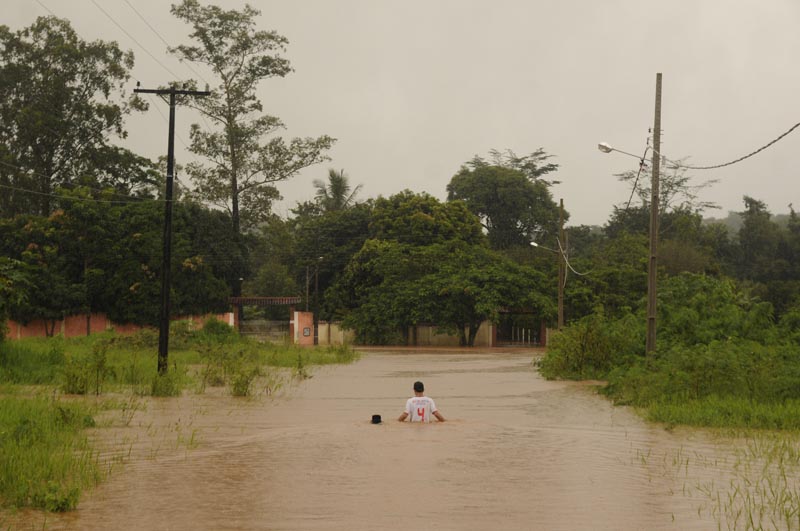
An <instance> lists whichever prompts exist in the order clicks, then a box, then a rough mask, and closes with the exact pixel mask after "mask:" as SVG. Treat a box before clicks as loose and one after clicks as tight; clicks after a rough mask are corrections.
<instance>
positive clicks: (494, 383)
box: [20, 350, 733, 531]
mask: <svg viewBox="0 0 800 531" xmlns="http://www.w3.org/2000/svg"><path fill="white" fill-rule="evenodd" d="M531 358H532V353H531V352H530V351H527V352H526V351H520V350H507V351H501V352H491V353H490V352H483V353H481V352H480V351H477V352H475V353H455V352H451V353H441V352H440V353H414V352H388V351H386V352H373V353H365V354H364V355H363V357H362V359H361V360H359V361H357V362H356V363H354V364H352V365H344V366H332V367H324V368H318V369H314V370H313V372H312V374H313V378H311V379H308V380H304V381H302V382H298V383H296V384H294V385H292V386H290V387H287V388H285V389H283V390H282V392H281V393H279V395H278V396H272V397H267V396H265V395H262V396H260V397H257V398H255V399H251V400H247V399H235V398H233V397H229V396H222V395H220V394H213V393H206V394H204V395H191V396H189V395H187V396H184V397H182V398H180V399H148V401H147V407H146V409H145V410H142V409H139V410H138V411H136V412H135V414H134V415H133V416H132V418H130V419H128V422H127V424H128V426H127V427H122V428H115V429H114V430H109V431H110V432H113V433H114V435H113V438H114V439H115V441H114V445H116V447H117V450H118V449H119V447H120V446H123V447H124V446H125V445H128V450H127V452H128V453H129V454H130V457H126V461H127V462H126V463H125V464H124V465H122V466H121V467H120V468H118V469H116V470H114V471H113V472H112V474H111V476H110V477H109V479H108V480H107V481H106V482H104V483H103V484H101V485H100V486H99V487H97V488H96V489H94V490H93V491H91V492H88V493H86V494H85V495H84V497H83V499H82V501H81V503H80V505H79V508H78V509H77V510H76V511H74V512H71V513H68V514H65V515H48V516H47V521H46V522H42V516H41V514H38V516H37V515H31V516H30V518H31V519H30V520H29V521H28V522H27V524H28V525H29V526H30V527H29V528H36V529H40V528H42V525H43V524H44V526H45V528H47V529H70V530H73V529H74V530H111V529H137V530H138V529H141V530H221V529H230V530H233V529H237V530H238V529H256V530H259V529H263V530H317V529H327V530H362V529H363V530H404V531H405V530H410V529H436V530H481V531H483V530H490V529H503V530H523V529H524V530H531V529H541V530H549V531H552V530H570V531H574V530H604V529H608V530H639V529H641V530H659V529H672V530H675V529H679V530H692V529H717V528H718V525H721V528H722V529H727V528H733V527H731V525H730V524H729V523H726V521H725V520H721V517H720V514H719V511H720V509H719V506H718V508H717V509H716V510H715V509H714V507H713V503H711V501H710V498H709V496H707V495H704V494H703V493H702V492H701V491H702V488H703V487H702V486H703V485H704V484H705V483H704V482H707V481H715V480H716V481H721V480H722V478H723V477H724V476H725V473H726V472H725V470H726V469H727V468H730V466H731V461H730V457H729V456H726V455H721V454H720V449H719V448H718V446H717V445H718V443H716V442H712V441H709V440H707V438H706V437H705V436H703V435H701V434H700V433H702V432H694V431H690V430H684V431H681V430H675V431H667V430H665V429H664V428H663V427H659V426H655V425H651V424H648V423H645V422H644V421H642V420H641V419H640V418H638V417H637V416H636V415H635V414H634V413H632V412H631V411H629V410H627V409H625V408H615V407H613V406H612V405H611V404H610V403H609V402H608V401H607V400H605V399H604V398H602V397H600V396H598V395H597V394H596V393H595V392H594V391H593V390H592V389H591V388H590V386H588V385H586V384H578V383H574V382H549V381H546V380H544V379H543V378H541V377H540V376H539V375H538V373H537V372H536V371H535V369H534V368H533V367H532V364H531ZM417 379H421V380H423V381H424V382H425V386H426V394H428V395H429V396H431V397H432V398H434V399H435V401H436V404H437V406H438V407H439V410H440V411H441V413H442V414H443V415H444V416H445V418H446V419H447V422H445V423H432V424H427V425H421V424H410V423H399V422H397V421H396V420H395V419H396V418H397V417H398V416H399V415H400V413H401V412H402V410H403V407H404V405H405V401H406V399H407V398H408V397H409V396H411V395H412V394H413V392H412V384H413V382H414V381H415V380H417ZM373 414H380V415H381V416H382V417H383V421H384V422H383V423H382V424H379V425H373V424H371V423H370V419H371V417H372V415H373ZM99 432H100V433H101V434H102V433H103V432H104V430H99ZM105 436H106V437H109V434H108V433H106V435H105ZM684 460H685V464H684ZM698 463H700V464H702V466H700V465H698ZM720 522H722V523H720ZM726 525H727V527H726ZM20 528H21V529H22V528H24V527H22V526H21V527H20Z"/></svg>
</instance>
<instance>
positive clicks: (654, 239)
mask: <svg viewBox="0 0 800 531" xmlns="http://www.w3.org/2000/svg"><path fill="white" fill-rule="evenodd" d="M660 163H661V73H660V72H659V73H658V74H656V108H655V117H654V119H653V173H652V181H651V185H650V261H649V262H648V266H647V342H646V347H645V352H646V353H647V354H650V353H651V352H653V351H654V350H655V349H656V276H657V273H658V271H657V269H656V266H657V257H658V201H659V200H658V187H659V183H658V179H659V175H658V174H659V169H660V166H659V164H660Z"/></svg>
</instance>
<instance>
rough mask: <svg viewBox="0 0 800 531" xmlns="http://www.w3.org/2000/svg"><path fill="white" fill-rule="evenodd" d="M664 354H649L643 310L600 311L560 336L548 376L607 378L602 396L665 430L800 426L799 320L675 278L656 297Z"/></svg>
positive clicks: (705, 281)
mask: <svg viewBox="0 0 800 531" xmlns="http://www.w3.org/2000/svg"><path fill="white" fill-rule="evenodd" d="M658 304H659V306H658V307H659V317H660V320H659V321H658V323H659V327H658V338H659V342H658V348H657V350H656V351H655V352H653V353H650V354H649V355H645V354H644V352H643V349H642V344H643V341H644V333H645V330H644V328H645V319H644V314H643V312H641V311H640V312H636V313H632V312H631V313H622V314H620V315H618V316H609V315H606V314H604V313H603V312H602V310H598V311H596V312H595V313H593V314H592V315H589V316H587V317H584V318H582V319H580V320H578V321H577V322H575V323H574V324H572V325H571V326H570V327H568V328H567V329H565V330H564V331H563V332H562V333H560V334H558V335H556V336H555V337H554V339H553V342H552V344H551V346H550V348H549V349H548V352H547V354H546V355H545V357H544V358H543V359H542V360H541V361H540V370H541V372H542V374H544V375H545V376H547V377H562V378H576V379H582V378H596V379H603V380H607V382H608V383H607V385H606V386H605V387H604V388H603V392H604V393H606V394H608V395H609V396H610V397H612V398H613V399H614V400H616V401H617V402H618V403H621V404H629V405H633V406H636V407H639V408H642V409H643V410H644V411H645V414H646V416H647V417H648V418H650V419H652V420H656V421H660V422H665V423H667V424H690V425H698V426H719V427H730V426H733V427H755V428H778V429H800V356H798V343H797V340H798V337H800V320H798V314H797V312H796V311H790V312H787V313H785V314H784V315H783V316H782V317H781V319H780V320H778V321H777V322H775V321H774V320H773V310H772V305H771V304H769V303H766V302H760V301H757V300H754V299H753V298H751V297H749V296H748V294H747V292H746V291H743V290H742V289H740V288H739V287H737V285H736V283H735V282H733V281H732V280H725V279H718V278H713V277H710V276H707V275H703V274H689V273H685V274H682V275H678V276H674V277H669V278H666V279H664V281H663V282H662V283H661V285H660V292H659V297H658Z"/></svg>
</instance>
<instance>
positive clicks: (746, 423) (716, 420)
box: [644, 396, 800, 430]
mask: <svg viewBox="0 0 800 531" xmlns="http://www.w3.org/2000/svg"><path fill="white" fill-rule="evenodd" d="M644 411H645V416H646V417H647V418H648V419H649V420H652V421H656V422H663V423H666V424H669V425H678V424H684V425H688V426H707V427H712V428H753V429H768V430H800V400H787V401H785V402H780V403H763V402H755V401H752V400H748V399H745V398H740V397H732V396H726V397H718V396H708V397H704V398H701V399H697V400H687V401H674V402H656V403H653V404H650V405H648V406H645V407H644Z"/></svg>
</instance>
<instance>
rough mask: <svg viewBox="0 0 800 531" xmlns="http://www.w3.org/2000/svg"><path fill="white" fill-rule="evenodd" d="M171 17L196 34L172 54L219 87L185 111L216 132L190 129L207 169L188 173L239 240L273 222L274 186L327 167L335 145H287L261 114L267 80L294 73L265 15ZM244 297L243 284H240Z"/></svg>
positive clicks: (274, 121) (194, 9) (183, 6)
mask: <svg viewBox="0 0 800 531" xmlns="http://www.w3.org/2000/svg"><path fill="white" fill-rule="evenodd" d="M172 14H173V15H175V16H176V17H177V18H178V19H180V20H182V21H184V22H186V23H188V24H189V25H190V26H191V27H192V33H191V34H190V38H191V39H192V40H193V41H194V42H195V44H193V45H180V46H177V47H175V48H171V49H170V51H171V52H172V53H174V54H175V55H177V56H178V57H179V58H180V59H182V60H186V61H191V62H195V63H200V64H203V65H205V66H207V67H209V68H210V69H211V70H212V72H213V73H214V75H215V76H216V77H217V78H218V79H219V83H220V84H219V86H218V87H217V89H216V90H213V91H212V94H211V96H210V97H206V98H192V99H188V100H186V101H185V102H184V103H185V104H186V105H189V106H191V107H193V108H195V109H197V110H199V111H200V112H201V113H202V114H203V116H204V117H205V118H207V119H208V120H210V122H211V124H212V125H213V126H215V127H216V129H215V130H207V129H204V128H202V127H200V126H199V125H197V124H195V125H193V126H192V132H191V146H190V149H191V151H192V152H193V153H196V154H198V155H200V156H202V157H204V158H206V159H207V160H208V161H209V164H208V165H203V164H200V163H191V164H188V165H187V166H186V171H187V173H188V174H189V176H190V178H191V180H192V182H193V183H194V185H195V190H194V193H195V194H196V195H197V196H198V197H199V198H200V199H202V200H204V201H208V202H210V203H212V204H214V205H216V206H219V207H221V208H223V209H225V210H227V211H228V212H229V213H230V218H231V223H232V226H233V230H234V232H235V233H236V234H240V233H242V231H244V230H247V229H250V228H252V227H254V226H255V225H256V224H257V223H258V222H260V221H264V220H266V219H268V217H269V215H270V213H271V207H272V202H273V201H274V200H275V199H278V198H279V197H280V194H279V192H278V190H277V188H276V187H275V183H278V182H281V181H284V180H287V179H289V178H291V177H292V176H294V175H296V174H297V173H298V172H299V171H300V170H302V169H303V168H306V167H308V166H311V165H313V164H317V163H319V162H322V161H323V160H326V158H327V157H326V156H325V152H326V151H327V150H328V149H329V148H330V147H331V146H332V145H333V142H334V139H332V138H331V137H329V136H325V135H323V136H320V137H318V138H294V139H292V140H290V141H289V142H286V141H285V140H284V139H283V138H281V137H278V136H273V137H272V138H270V139H269V140H268V141H265V138H266V137H267V136H268V135H273V134H274V133H275V132H276V131H277V130H279V129H281V128H282V127H283V123H282V122H281V121H280V119H278V118H277V117H274V116H270V115H266V114H262V112H263V105H262V104H261V101H260V100H259V99H258V97H257V96H256V90H257V88H258V86H259V84H260V83H261V81H263V80H265V79H269V78H272V77H284V76H286V75H287V74H288V73H289V72H291V67H290V65H289V61H288V60H287V59H285V58H283V57H281V56H280V52H282V51H284V50H285V47H286V44H287V42H288V41H287V39H286V38H285V37H283V36H281V35H279V34H277V33H276V32H274V31H262V30H258V29H257V28H256V20H255V19H256V17H257V16H258V15H259V14H260V12H259V11H258V10H256V9H254V8H252V7H250V6H249V5H247V6H245V7H244V9H242V10H240V11H237V10H224V9H221V8H220V7H217V6H201V5H200V3H199V2H198V1H197V0H183V1H182V2H181V3H179V4H176V5H173V6H172ZM233 287H234V294H236V295H238V294H239V293H238V284H234V285H233Z"/></svg>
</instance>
